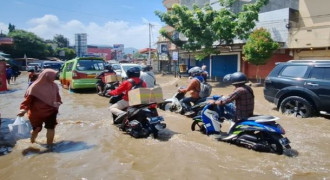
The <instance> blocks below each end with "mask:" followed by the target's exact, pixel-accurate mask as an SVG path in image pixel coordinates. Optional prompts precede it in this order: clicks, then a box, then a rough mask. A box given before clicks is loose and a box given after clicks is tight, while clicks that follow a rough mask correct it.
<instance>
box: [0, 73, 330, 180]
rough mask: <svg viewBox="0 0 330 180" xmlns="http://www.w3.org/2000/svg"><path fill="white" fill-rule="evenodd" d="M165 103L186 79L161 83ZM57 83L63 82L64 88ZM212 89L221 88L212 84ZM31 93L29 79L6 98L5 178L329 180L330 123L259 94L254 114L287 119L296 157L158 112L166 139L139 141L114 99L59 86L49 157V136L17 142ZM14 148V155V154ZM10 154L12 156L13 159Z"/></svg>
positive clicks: (1, 143) (2, 96) (0, 141)
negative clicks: (123, 127)
mask: <svg viewBox="0 0 330 180" xmlns="http://www.w3.org/2000/svg"><path fill="white" fill-rule="evenodd" d="M157 82H158V83H159V84H160V85H161V86H162V88H163V92H164V98H169V97H171V96H173V94H174V93H175V92H176V89H177V87H176V85H178V86H184V85H186V83H187V78H182V79H178V78H174V77H173V75H171V76H170V75H167V76H157ZM57 83H58V82H57ZM211 84H212V85H219V84H218V83H216V82H211ZM26 88H27V76H26V73H22V75H21V76H20V77H19V78H18V80H17V82H16V83H15V84H13V85H10V86H9V89H10V91H7V92H2V93H0V112H1V115H2V119H3V120H2V125H1V131H0V149H1V151H0V153H2V154H4V155H1V156H0V179H1V180H7V179H84V180H86V179H88V180H94V179H150V180H151V179H210V180H211V179H226V180H237V179H254V180H265V179H267V180H273V179H274V180H275V179H297V180H310V179H319V180H330V151H329V148H330V118H329V117H315V118H307V119H297V118H293V117H289V116H283V115H282V114H280V113H279V112H278V111H277V110H275V109H274V108H275V106H274V105H273V104H271V103H268V102H267V101H266V100H265V99H264V97H263V88H262V87H253V90H254V92H255V96H256V100H255V114H267V115H274V116H278V117H280V118H281V119H280V121H279V123H280V124H281V125H282V126H283V128H284V129H285V130H286V136H287V137H288V138H289V140H290V141H291V147H292V148H293V149H294V150H296V151H297V152H298V155H297V156H296V157H288V156H285V155H276V154H271V153H261V152H256V151H252V150H248V149H245V148H242V147H238V146H236V145H231V144H228V143H224V142H219V141H217V140H215V139H214V136H206V135H203V134H201V133H199V132H193V131H191V129H190V126H191V123H192V120H191V119H189V118H186V117H185V116H182V115H180V114H176V113H171V112H164V111H162V110H158V112H159V114H160V115H162V116H163V117H164V119H165V123H166V124H167V128H166V129H165V130H164V131H162V132H160V134H159V136H160V137H159V139H153V138H152V137H149V138H147V139H134V138H132V137H131V136H129V135H126V134H124V133H123V132H122V131H119V129H118V128H117V127H116V126H114V125H113V124H112V117H111V115H110V112H109V111H108V106H109V104H108V101H109V99H108V98H104V97H100V96H98V95H96V93H95V92H93V91H88V92H76V93H72V92H69V91H68V90H66V89H63V88H61V87H60V94H61V96H62V101H63V105H62V106H61V107H60V113H59V116H58V122H59V124H58V126H57V127H56V135H55V143H56V145H55V149H54V152H47V153H46V152H44V150H45V147H44V144H45V143H46V137H45V132H46V131H45V130H44V129H43V130H42V132H41V133H40V134H39V136H38V138H37V142H38V143H37V144H31V143H30V142H29V139H21V140H18V141H16V142H15V141H14V140H13V139H12V138H11V136H10V134H9V133H8V132H9V130H8V127H7V125H8V124H9V123H13V121H14V119H15V117H16V114H17V113H18V111H19V105H20V103H21V102H22V101H23V95H24V92H25V90H26ZM232 90H233V87H232V86H228V87H219V86H216V87H215V86H213V92H212V94H218V95H228V94H229V93H230V92H231V91H232ZM10 147H12V148H10ZM6 152H7V153H6Z"/></svg>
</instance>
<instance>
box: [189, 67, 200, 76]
mask: <svg viewBox="0 0 330 180" xmlns="http://www.w3.org/2000/svg"><path fill="white" fill-rule="evenodd" d="M188 73H189V74H190V75H191V76H199V75H201V74H202V73H203V70H202V68H200V67H198V66H195V67H193V68H190V69H189V71H188Z"/></svg>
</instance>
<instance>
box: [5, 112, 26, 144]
mask: <svg viewBox="0 0 330 180" xmlns="http://www.w3.org/2000/svg"><path fill="white" fill-rule="evenodd" d="M8 128H9V131H10V132H11V133H12V135H13V136H14V137H15V138H16V139H24V138H28V137H30V131H31V129H32V128H31V125H30V123H29V122H28V121H26V120H24V118H23V117H20V116H17V117H16V119H15V121H14V123H13V124H8Z"/></svg>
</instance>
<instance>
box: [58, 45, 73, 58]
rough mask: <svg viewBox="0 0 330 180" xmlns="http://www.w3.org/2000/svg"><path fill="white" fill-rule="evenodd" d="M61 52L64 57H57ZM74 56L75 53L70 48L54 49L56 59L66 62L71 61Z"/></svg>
mask: <svg viewBox="0 0 330 180" xmlns="http://www.w3.org/2000/svg"><path fill="white" fill-rule="evenodd" d="M61 51H64V57H60V56H59V54H60V52H61ZM76 56H77V55H76V51H75V50H74V49H72V48H56V57H59V58H63V59H65V60H68V59H73V58H75V57H76Z"/></svg>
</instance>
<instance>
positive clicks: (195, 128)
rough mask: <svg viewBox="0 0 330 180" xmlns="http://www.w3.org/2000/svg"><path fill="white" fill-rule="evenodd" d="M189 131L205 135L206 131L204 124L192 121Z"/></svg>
mask: <svg viewBox="0 0 330 180" xmlns="http://www.w3.org/2000/svg"><path fill="white" fill-rule="evenodd" d="M191 130H192V131H200V132H201V133H203V134H206V129H205V126H204V123H203V122H201V121H194V122H193V123H192V124H191Z"/></svg>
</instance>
